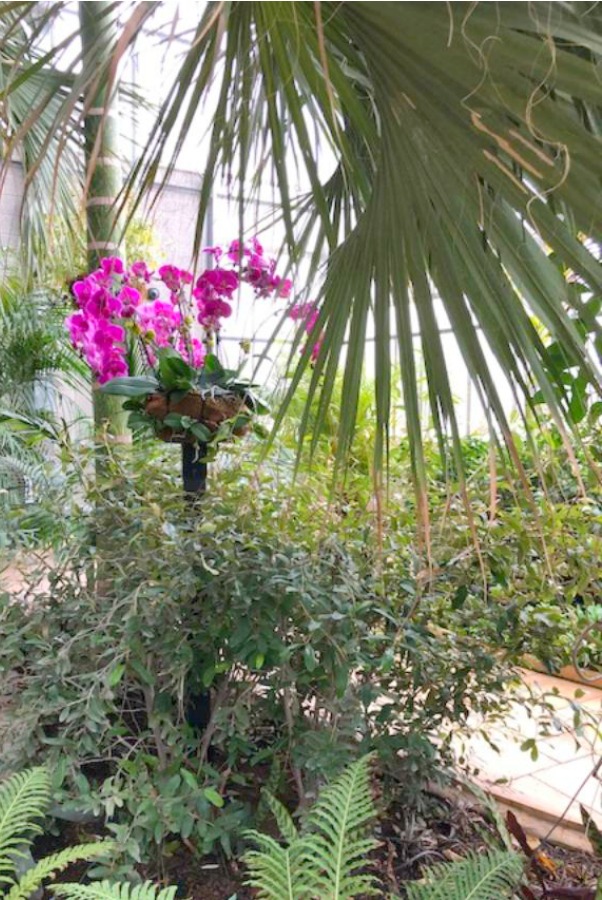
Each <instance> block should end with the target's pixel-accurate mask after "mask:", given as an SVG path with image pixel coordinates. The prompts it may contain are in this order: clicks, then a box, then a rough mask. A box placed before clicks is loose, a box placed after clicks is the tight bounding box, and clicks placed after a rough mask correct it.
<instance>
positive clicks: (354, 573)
mask: <svg viewBox="0 0 602 900" xmlns="http://www.w3.org/2000/svg"><path fill="white" fill-rule="evenodd" d="M172 449H173V448H172ZM166 452H169V450H168V451H166ZM104 468H105V469H106V472H105V478H104V480H103V485H102V491H101V492H98V491H97V490H96V488H95V487H94V484H93V482H90V483H87V481H86V479H85V472H86V471H87V469H86V465H85V461H84V462H82V463H81V465H80V467H79V471H80V477H82V476H81V473H82V472H83V473H84V485H83V487H80V489H79V490H78V491H77V490H71V491H70V492H69V493H68V494H67V496H65V497H63V498H62V499H61V503H62V504H63V505H65V518H64V528H63V539H62V542H61V546H60V548H58V549H57V551H56V555H55V559H54V563H52V564H51V565H50V567H48V565H46V566H45V567H44V568H43V570H41V571H40V580H39V583H38V584H37V585H35V583H32V587H31V590H30V596H29V600H28V602H25V603H23V604H17V603H14V602H11V598H10V597H7V598H5V600H4V602H3V604H2V607H1V611H0V644H1V648H2V649H1V650H0V654H1V655H0V665H1V671H2V672H3V673H4V674H5V675H6V674H7V673H9V672H11V673H12V674H13V677H16V678H18V681H19V691H18V696H16V697H15V700H14V708H13V715H12V718H11V722H12V723H13V724H12V725H10V726H8V728H9V729H10V732H11V733H10V735H8V734H6V735H5V739H4V746H3V747H2V750H1V753H0V755H1V756H2V758H3V759H4V760H5V763H6V764H7V765H9V766H13V767H16V766H20V765H23V764H24V763H26V762H28V761H39V760H41V759H44V760H46V759H47V760H48V761H49V765H51V767H52V769H53V771H54V772H55V776H54V788H55V799H56V800H57V801H60V802H61V803H62V804H64V805H67V806H68V807H75V808H76V809H77V810H80V811H81V810H88V811H91V812H92V813H94V814H96V815H104V816H105V817H106V818H107V820H108V825H109V828H110V830H111V831H112V833H113V835H114V836H115V839H116V840H117V842H118V843H119V845H120V848H121V849H122V850H123V851H124V852H125V853H126V855H127V858H128V859H129V860H130V861H139V860H140V859H142V858H143V857H145V858H148V857H149V856H150V855H152V850H153V847H156V846H157V845H158V846H162V845H164V844H165V843H166V842H168V841H169V840H171V839H172V838H173V837H174V836H176V837H179V838H181V839H185V840H187V841H189V842H191V843H192V844H194V846H195V847H196V848H197V850H198V851H199V853H206V852H209V851H211V850H212V849H214V848H215V847H216V846H221V847H222V848H223V849H224V850H225V851H226V852H228V853H229V852H231V850H232V840H233V837H234V836H235V835H237V834H238V833H239V832H240V831H241V829H243V828H244V827H247V826H248V825H249V824H250V822H252V821H253V819H252V817H253V815H254V810H255V808H256V803H257V790H256V785H257V782H264V783H268V784H270V785H271V786H272V787H273V788H274V789H276V788H287V789H288V786H289V784H290V783H291V782H292V784H294V787H295V789H296V791H297V793H298V795H299V799H300V800H301V801H303V800H304V799H305V797H306V796H308V795H311V794H312V793H313V792H314V791H315V789H316V786H317V785H318V783H319V782H320V781H321V779H322V778H323V777H325V776H332V775H333V774H336V772H337V771H339V769H340V767H341V766H342V765H343V764H344V763H345V762H347V761H350V760H352V759H353V758H354V757H356V756H357V755H360V754H362V753H365V752H368V751H371V750H376V751H377V753H378V756H379V759H380V762H381V765H382V766H383V767H384V768H385V769H386V770H387V771H389V772H390V773H391V774H393V775H394V776H395V777H396V778H398V779H399V782H400V784H401V785H402V787H403V790H404V796H405V800H406V803H407V804H408V808H409V807H410V806H411V805H415V804H416V803H417V802H419V801H420V798H421V791H422V789H423V786H424V784H425V782H426V781H427V780H428V779H429V778H432V777H433V776H434V775H436V773H437V772H438V771H439V770H440V766H441V764H442V762H444V761H445V760H446V759H447V758H448V755H449V752H448V742H449V737H450V733H451V731H452V729H453V728H454V727H455V725H456V724H457V723H458V722H460V721H464V720H466V718H467V716H468V714H469V711H470V710H475V711H477V712H478V711H481V712H485V713H487V712H489V713H492V714H494V713H496V712H499V711H500V709H501V708H502V707H503V699H501V698H502V683H503V679H502V676H503V672H502V670H501V669H500V666H499V665H498V663H497V662H496V660H495V655H494V653H493V652H491V651H489V650H487V649H486V648H484V647H483V646H482V642H481V640H480V639H479V638H473V637H472V636H470V635H468V636H466V635H465V636H455V635H454V634H452V633H444V634H438V635H436V634H434V633H433V630H432V628H431V626H430V623H429V621H428V614H429V613H428V605H427V606H426V607H425V608H424V612H423V611H422V607H421V606H420V604H417V602H416V601H417V599H419V594H420V586H419V581H417V580H416V579H415V578H414V577H413V575H412V572H411V570H410V569H409V567H408V570H407V571H404V572H403V573H401V574H403V577H401V574H400V573H399V572H397V571H395V570H394V571H393V572H392V574H391V576H390V577H387V576H386V573H383V572H382V570H381V569H380V568H379V566H378V564H377V563H378V559H377V555H376V549H375V547H374V546H373V545H372V542H371V540H370V528H369V522H368V523H366V521H364V522H363V524H362V522H361V519H359V520H356V521H355V522H354V523H353V526H352V525H351V524H350V520H351V519H353V514H351V513H347V511H346V510H344V509H343V510H342V509H341V508H340V506H339V507H337V506H336V505H330V504H328V503H326V502H325V501H324V500H322V499H321V496H320V494H319V492H316V491H315V489H314V486H313V485H312V482H311V481H308V480H305V481H304V480H303V479H301V481H300V482H299V483H298V484H297V485H296V486H290V485H289V486H287V488H286V491H285V492H279V491H278V488H277V484H276V483H275V481H274V480H273V478H272V477H271V476H265V477H263V478H262V477H261V476H258V475H256V474H255V473H251V474H249V473H248V472H246V471H245V469H244V467H240V466H234V467H232V468H231V469H230V470H229V469H228V468H227V467H225V468H224V469H223V470H222V472H221V473H220V479H219V485H218V484H213V485H212V486H211V487H210V490H209V493H208V494H207V495H206V497H205V498H204V500H203V501H202V502H201V503H200V504H197V505H195V506H190V505H187V504H186V502H185V501H184V499H183V498H182V497H181V495H180V493H179V490H178V489H177V488H176V487H175V486H174V484H173V478H172V476H171V474H170V473H169V470H168V466H167V465H166V464H165V459H161V458H159V459H158V460H155V461H153V459H152V458H150V457H149V455H148V451H147V448H144V447H143V448H142V450H141V451H140V452H138V451H137V450H136V449H134V450H132V451H131V453H126V455H125V456H124V457H123V458H120V457H119V456H118V455H116V451H111V452H109V451H107V455H106V460H105V464H104ZM49 502H51V503H52V504H53V506H54V508H55V510H56V509H57V508H60V506H59V503H58V500H57V498H49ZM358 522H359V525H358ZM411 610H414V611H413V613H411V612H410V611H411ZM202 692H210V694H211V702H212V711H211V718H210V720H209V722H208V723H205V727H204V729H202V730H201V732H200V733H199V730H198V729H195V728H193V727H192V726H191V724H190V720H191V719H193V718H194V717H193V716H191V714H190V710H188V715H187V706H188V704H189V698H190V696H191V695H193V696H194V695H198V694H199V693H202ZM187 718H188V720H189V722H187V721H186V720H187ZM5 727H6V726H5ZM112 871H117V870H116V869H115V868H113V870H112Z"/></svg>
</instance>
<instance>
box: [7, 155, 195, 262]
mask: <svg viewBox="0 0 602 900" xmlns="http://www.w3.org/2000/svg"><path fill="white" fill-rule="evenodd" d="M200 183H201V176H200V175H199V174H198V173H195V172H184V171H175V172H173V173H172V175H171V177H170V180H169V183H168V185H167V186H166V187H165V189H164V190H163V191H162V192H161V193H160V194H159V196H158V199H157V202H156V204H155V205H154V206H153V207H152V209H151V208H150V204H147V208H146V209H143V216H144V218H145V219H147V221H149V223H150V224H152V226H153V230H154V232H155V235H156V238H157V242H158V244H159V247H160V249H161V262H163V261H168V262H171V263H174V264H175V265H179V266H180V267H185V266H189V265H190V261H191V257H192V247H193V244H194V230H195V225H196V215H197V208H198V197H199V189H200ZM0 187H1V189H0V254H1V262H0V265H1V267H2V271H6V267H7V265H8V264H9V262H10V257H11V255H12V252H14V251H16V250H17V249H18V247H19V233H20V228H19V220H20V212H21V203H22V200H23V172H22V169H21V165H20V164H19V163H18V162H14V163H12V164H11V166H10V167H9V168H8V170H7V173H6V178H5V181H4V184H3V185H1V186H0Z"/></svg>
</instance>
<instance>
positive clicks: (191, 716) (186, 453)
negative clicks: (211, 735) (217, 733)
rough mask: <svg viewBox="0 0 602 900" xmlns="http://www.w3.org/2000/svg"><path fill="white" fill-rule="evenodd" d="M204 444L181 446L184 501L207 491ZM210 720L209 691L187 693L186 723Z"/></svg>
mask: <svg viewBox="0 0 602 900" xmlns="http://www.w3.org/2000/svg"><path fill="white" fill-rule="evenodd" d="M206 456H207V445H206V444H182V483H183V486H184V494H185V496H186V499H187V500H189V501H190V502H191V503H194V502H195V501H197V500H199V499H200V498H201V497H202V496H203V494H204V493H205V491H206V489H207V463H206V462H205V461H204V459H205V457H206ZM210 718H211V694H210V693H209V691H200V692H197V691H195V690H194V688H193V689H189V690H188V691H187V697H186V721H187V722H188V724H189V725H190V726H191V727H192V728H194V729H195V730H197V731H203V730H204V729H205V728H206V727H207V725H208V724H209V720H210Z"/></svg>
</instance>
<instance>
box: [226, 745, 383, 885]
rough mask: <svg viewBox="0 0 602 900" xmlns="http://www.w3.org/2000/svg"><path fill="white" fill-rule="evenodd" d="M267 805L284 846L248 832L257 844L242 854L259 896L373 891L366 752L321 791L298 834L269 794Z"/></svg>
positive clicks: (372, 809) (371, 812)
mask: <svg viewBox="0 0 602 900" xmlns="http://www.w3.org/2000/svg"><path fill="white" fill-rule="evenodd" d="M270 808H271V809H272V810H273V811H275V813H276V819H277V821H278V823H279V825H280V824H281V825H282V827H281V830H282V834H283V837H284V838H285V839H286V841H287V845H286V846H284V847H283V846H282V845H281V844H279V843H278V842H277V841H275V840H274V839H273V838H271V837H269V836H267V835H264V834H260V833H259V832H257V831H250V832H248V837H250V838H251V839H252V841H253V842H254V843H255V844H256V846H257V849H256V850H249V851H247V853H245V855H244V857H243V860H244V862H245V863H246V865H247V867H248V869H249V879H248V882H247V883H248V884H250V885H251V886H252V887H254V888H255V889H256V891H257V892H258V897H259V898H261V900H305V898H308V900H309V898H312V897H328V898H329V900H352V898H353V897H356V896H358V895H361V896H363V897H367V896H375V895H376V894H377V893H378V891H377V881H376V878H375V877H374V875H372V874H369V873H366V871H365V869H366V866H367V859H368V858H369V854H370V852H371V851H372V850H374V849H375V847H376V845H377V842H376V840H375V839H374V838H372V837H370V836H368V835H367V831H366V829H367V825H368V823H369V822H370V821H371V820H372V819H373V818H374V816H375V814H376V809H375V806H374V802H373V800H372V794H371V785H370V776H369V758H368V757H363V758H362V759H359V760H357V761H356V762H355V763H352V764H351V765H350V766H348V767H347V768H346V769H345V770H344V771H343V772H342V773H341V775H340V776H339V777H338V778H337V779H336V780H335V781H333V782H332V784H330V785H329V786H328V787H326V788H325V789H324V790H323V791H322V792H321V793H320V795H319V797H318V799H317V801H316V802H315V803H314V804H313V806H312V808H311V810H310V812H309V814H308V815H307V817H306V818H305V819H304V822H303V825H302V828H301V831H300V832H299V833H297V831H296V829H295V828H294V826H292V820H291V819H290V817H289V816H288V815H287V813H286V810H285V809H284V808H283V807H281V805H280V804H279V803H278V801H277V800H275V799H274V798H271V800H270Z"/></svg>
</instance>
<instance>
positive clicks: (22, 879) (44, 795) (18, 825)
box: [0, 768, 113, 900]
mask: <svg viewBox="0 0 602 900" xmlns="http://www.w3.org/2000/svg"><path fill="white" fill-rule="evenodd" d="M50 792H51V783H50V776H49V774H48V771H47V770H46V769H45V768H35V769H29V770H27V771H25V772H18V773H15V774H14V775H12V776H11V777H10V778H8V779H7V780H6V781H4V782H3V783H2V784H0V882H2V883H3V884H4V885H5V887H6V889H7V893H6V900H29V898H30V897H31V896H32V895H33V894H34V893H35V892H36V890H37V889H38V888H39V887H40V886H41V885H42V884H43V883H44V882H45V881H46V880H47V879H49V878H51V877H52V876H54V875H55V874H56V873H57V872H60V871H62V870H63V869H66V868H67V866H69V865H70V864H71V863H73V862H76V861H78V860H82V859H85V860H89V859H93V858H94V857H97V856H102V855H105V854H106V853H107V852H108V851H109V850H111V849H112V847H113V845H112V844H111V843H110V842H108V841H105V842H101V843H96V844H82V845H80V846H77V847H68V848H67V849H65V850H60V851H58V852H56V853H53V854H51V855H50V856H47V857H45V858H44V859H42V860H40V861H39V862H37V863H35V864H34V865H33V866H31V867H30V868H28V869H26V871H25V872H24V873H23V874H21V875H20V876H19V873H18V871H17V869H18V867H17V863H18V861H19V860H20V859H26V852H25V851H26V850H28V849H29V848H30V847H31V844H32V841H33V837H34V836H35V835H36V834H41V833H42V828H41V826H40V820H41V819H42V817H43V816H44V815H45V814H46V812H47V810H48V806H49V804H50Z"/></svg>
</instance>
